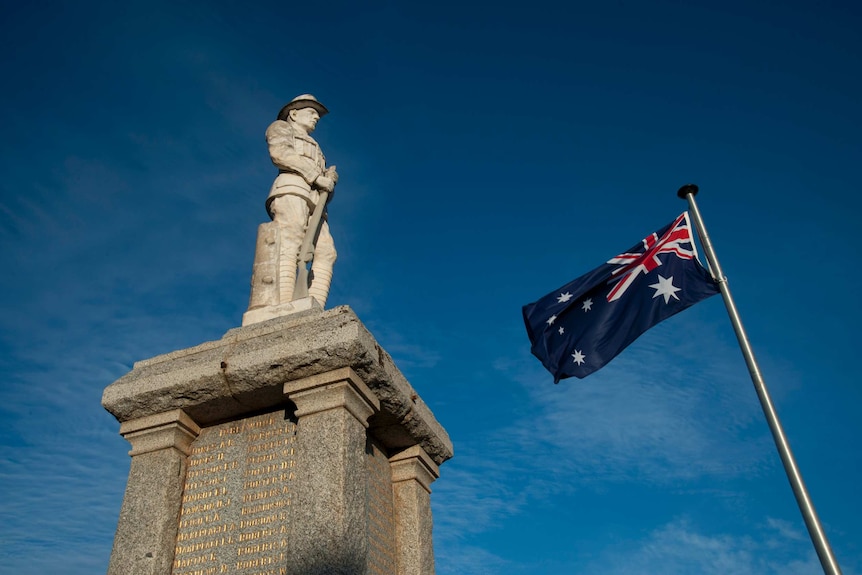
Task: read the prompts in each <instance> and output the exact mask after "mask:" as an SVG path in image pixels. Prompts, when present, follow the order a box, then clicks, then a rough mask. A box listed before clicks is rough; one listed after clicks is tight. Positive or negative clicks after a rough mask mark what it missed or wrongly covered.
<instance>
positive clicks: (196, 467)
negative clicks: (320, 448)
mask: <svg viewBox="0 0 862 575" xmlns="http://www.w3.org/2000/svg"><path fill="white" fill-rule="evenodd" d="M295 440H296V424H295V423H293V422H292V421H290V420H288V419H286V418H285V411H284V410H280V411H275V412H271V413H266V414H264V415H257V416H254V417H249V418H246V419H242V420H238V421H231V422H228V423H223V424H221V425H215V426H213V427H208V428H205V429H203V430H201V433H200V435H199V436H198V437H197V439H196V440H195V441H194V443H192V447H191V455H190V457H189V464H188V472H187V473H186V481H185V487H184V489H183V497H182V506H181V510H180V517H179V531H178V534H177V545H176V551H175V557H174V563H173V570H172V574H173V575H217V574H221V573H228V574H242V575H281V574H282V573H284V572H285V571H284V564H285V556H286V548H287V546H288V531H289V513H288V511H289V507H290V502H291V481H292V480H293V479H294V473H295V469H294V465H295V459H294V449H295V448H294V442H295Z"/></svg>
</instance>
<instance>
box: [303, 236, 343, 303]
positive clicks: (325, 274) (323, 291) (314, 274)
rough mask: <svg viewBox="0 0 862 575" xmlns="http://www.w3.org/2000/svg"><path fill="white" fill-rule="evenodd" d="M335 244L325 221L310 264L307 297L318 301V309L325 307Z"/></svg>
mask: <svg viewBox="0 0 862 575" xmlns="http://www.w3.org/2000/svg"><path fill="white" fill-rule="evenodd" d="M337 255H338V254H336V252H335V243H334V242H333V241H332V235H331V234H330V233H329V224H328V223H327V222H326V220H324V221H323V223H322V224H321V226H320V235H319V236H318V237H317V245H316V246H315V248H314V260H312V262H311V285H310V286H309V288H308V295H310V296H311V297H313V298H314V299H316V300H317V301H318V303H319V304H320V307H325V306H326V299H327V298H328V297H329V285H330V284H331V283H332V266H333V265H334V264H335V258H336V257H337Z"/></svg>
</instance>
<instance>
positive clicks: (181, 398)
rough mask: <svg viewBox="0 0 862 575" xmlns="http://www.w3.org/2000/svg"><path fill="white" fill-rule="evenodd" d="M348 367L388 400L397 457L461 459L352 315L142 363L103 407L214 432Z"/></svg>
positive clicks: (306, 321)
mask: <svg viewBox="0 0 862 575" xmlns="http://www.w3.org/2000/svg"><path fill="white" fill-rule="evenodd" d="M347 367H349V368H352V369H353V371H355V372H356V374H358V376H359V377H360V378H361V379H362V381H363V382H364V383H365V384H366V385H367V386H368V387H369V388H370V389H371V390H372V391H373V392H374V395H375V396H376V397H377V399H378V400H379V402H380V411H379V413H377V414H375V415H374V416H372V418H371V419H370V420H369V423H370V430H371V433H372V434H373V435H374V436H375V437H377V438H379V439H380V440H381V441H382V442H383V443H384V444H385V445H386V446H387V448H388V449H394V450H397V449H398V448H407V447H410V446H412V445H415V444H417V443H418V444H419V445H421V446H422V448H423V449H424V451H425V452H426V453H427V454H428V455H429V456H430V457H431V459H432V460H433V461H434V462H436V463H437V464H440V463H442V462H443V461H445V460H447V459H449V458H450V457H452V443H451V441H450V440H449V436H448V434H447V433H446V431H445V430H444V429H443V428H442V427H441V426H440V424H439V423H438V422H437V420H436V419H435V418H434V415H433V414H432V413H431V411H430V409H428V407H427V406H426V405H425V404H424V402H422V400H421V399H420V398H419V396H418V395H417V394H416V392H415V391H414V390H413V388H412V386H411V385H410V384H409V383H408V382H407V380H406V379H405V377H404V375H403V374H402V373H401V372H400V370H399V369H398V368H397V367H396V366H395V364H394V362H393V361H392V358H391V357H390V356H389V354H388V353H386V352H385V351H384V350H383V349H382V348H381V347H380V345H379V344H378V343H377V342H376V341H375V339H374V337H373V336H372V335H371V333H370V332H369V331H368V330H367V329H366V328H365V326H364V325H363V324H362V322H361V321H360V320H359V318H358V317H357V316H356V314H355V313H353V311H352V310H351V309H350V308H349V307H347V306H342V307H337V308H334V309H331V310H327V311H321V310H314V309H312V310H309V311H306V312H300V313H296V314H293V315H289V316H285V317H280V318H276V319H272V320H269V321H265V322H261V323H256V324H252V325H249V326H244V327H240V328H235V329H232V330H230V331H228V332H227V333H226V334H225V335H224V336H223V337H222V338H221V339H220V340H218V341H213V342H207V343H204V344H201V345H198V346H195V347H192V348H188V349H184V350H179V351H175V352H172V353H169V354H165V355H161V356H157V357H154V358H152V359H148V360H145V361H140V362H137V363H136V364H135V366H134V369H133V370H132V371H131V372H130V373H128V374H127V375H125V376H123V377H122V378H120V379H118V380H117V381H116V382H114V383H113V384H111V385H110V386H108V387H107V388H106V389H105V392H104V395H103V396H102V405H103V406H104V407H105V409H107V410H108V411H110V412H111V413H112V414H113V415H114V416H115V417H116V418H117V419H118V420H119V421H120V422H125V421H128V420H131V419H137V418H141V417H146V416H150V415H155V414H159V413H162V412H165V411H170V410H175V409H182V410H183V411H184V412H185V413H186V414H188V415H189V416H190V417H191V418H192V419H193V420H194V421H195V422H196V423H197V424H198V425H200V426H201V427H204V426H209V425H212V424H214V423H218V422H221V421H226V420H229V419H236V418H239V417H241V416H243V415H245V414H249V413H252V412H254V411H257V410H261V409H268V408H271V407H272V406H276V405H279V404H280V403H281V402H282V401H283V387H284V384H285V383H288V382H291V381H294V380H298V379H301V378H306V377H310V376H314V375H317V374H321V373H325V372H329V371H334V370H337V369H341V368H347Z"/></svg>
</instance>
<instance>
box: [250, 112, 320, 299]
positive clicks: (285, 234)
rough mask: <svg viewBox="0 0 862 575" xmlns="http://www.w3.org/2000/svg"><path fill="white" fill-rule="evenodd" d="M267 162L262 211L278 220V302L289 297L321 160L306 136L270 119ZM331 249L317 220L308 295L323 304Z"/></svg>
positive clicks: (314, 201)
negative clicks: (272, 174)
mask: <svg viewBox="0 0 862 575" xmlns="http://www.w3.org/2000/svg"><path fill="white" fill-rule="evenodd" d="M266 142H267V144H268V145H269V155H270V157H271V158H272V163H273V164H275V166H276V167H277V168H278V170H279V174H278V177H277V178H275V181H274V182H273V184H272V189H271V190H270V191H269V197H267V199H266V210H267V212H268V213H269V216H270V217H271V218H272V220H273V221H274V222H276V223H277V224H278V227H279V236H280V246H279V252H280V257H279V270H278V274H279V286H281V287H280V289H281V301H290V300H291V299H292V296H293V286H294V284H295V282H296V269H297V265H298V263H299V248H300V246H301V245H302V240H303V238H304V237H305V233H306V229H307V228H308V218H309V216H310V215H311V212H312V211H314V207H315V206H316V205H317V202H318V201H319V200H320V192H319V191H318V190H317V189H315V187H314V181H315V180H316V179H317V178H318V177H319V176H321V175H323V174H324V172H325V171H326V159H325V158H324V157H323V152H321V150H320V146H318V145H317V142H315V141H314V139H313V138H312V137H311V136H308V135H305V134H302V133H297V132H295V131H294V130H293V128H292V127H291V125H290V124H289V123H288V122H285V121H282V120H276V121H275V122H273V123H272V124H270V126H269V128H267V130H266ZM335 258H336V252H335V244H334V243H333V241H332V235H330V233H329V224H328V223H327V222H326V220H325V219H324V220H323V221H322V222H321V227H320V235H319V236H318V238H317V244H316V246H315V249H314V260H313V262H312V265H311V276H312V279H311V285H310V286H309V288H308V295H310V296H312V297H314V298H315V299H316V300H317V301H318V302H320V305H321V306H323V305H325V303H326V298H327V295H328V294H329V284H330V283H331V281H332V266H333V264H334V263H335Z"/></svg>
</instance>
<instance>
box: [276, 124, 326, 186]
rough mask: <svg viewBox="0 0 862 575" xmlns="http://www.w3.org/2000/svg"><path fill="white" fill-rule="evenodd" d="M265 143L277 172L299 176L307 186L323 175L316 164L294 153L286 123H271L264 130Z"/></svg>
mask: <svg viewBox="0 0 862 575" xmlns="http://www.w3.org/2000/svg"><path fill="white" fill-rule="evenodd" d="M266 143H267V145H268V146H269V157H270V158H272V163H273V164H275V167H277V168H278V169H279V170H284V171H288V172H293V173H294V174H299V175H300V176H302V179H303V180H305V181H306V182H308V184H309V185H312V184H314V181H315V180H317V178H319V177H320V176H321V175H322V174H323V172H322V171H321V170H320V167H318V166H317V164H315V163H314V162H312V161H311V160H309V159H308V158H304V157H302V156H300V155H299V154H297V153H296V149H295V148H294V146H293V133H292V132H291V130H290V126H289V125H288V124H287V122H284V121H281V120H278V121H275V122H273V123H272V124H271V125H270V126H269V128H267V130H266Z"/></svg>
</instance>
